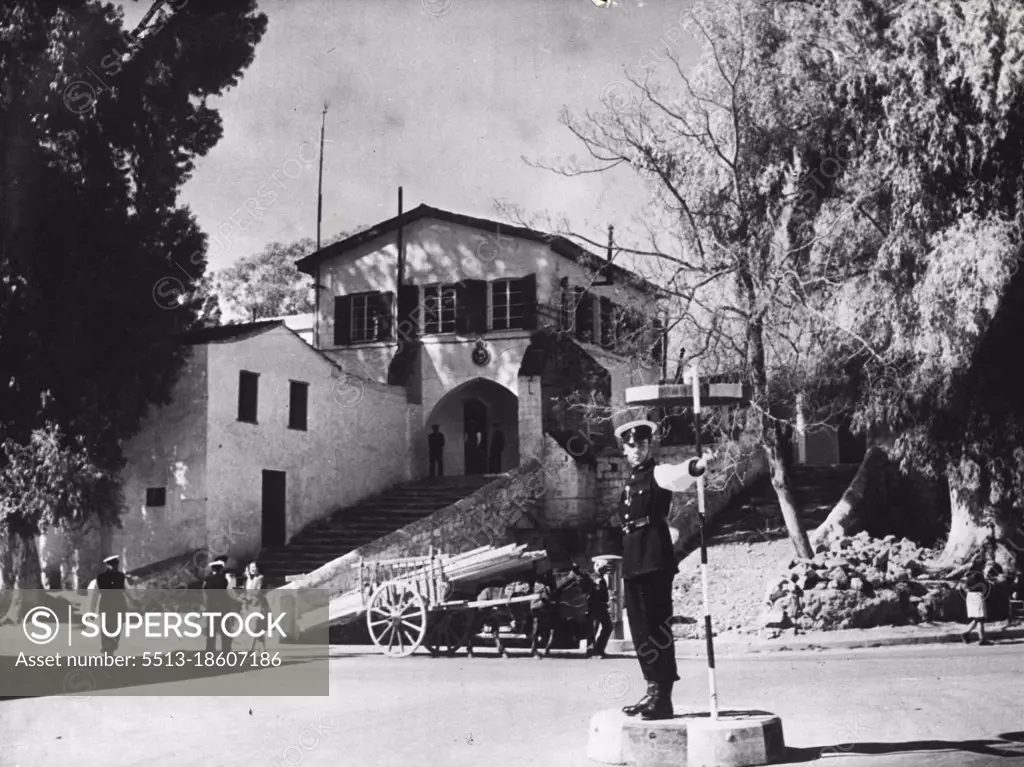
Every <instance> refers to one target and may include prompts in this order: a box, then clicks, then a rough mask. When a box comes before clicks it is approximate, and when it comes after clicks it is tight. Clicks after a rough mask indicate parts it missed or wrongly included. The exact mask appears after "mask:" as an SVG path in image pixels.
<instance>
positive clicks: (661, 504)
mask: <svg viewBox="0 0 1024 767" xmlns="http://www.w3.org/2000/svg"><path fill="white" fill-rule="evenodd" d="M622 415H625V416H626V417H622V416H621V415H620V417H619V419H618V420H619V421H620V422H621V421H625V422H624V423H621V425H620V426H618V428H616V429H615V436H616V437H617V438H618V439H619V440H621V444H622V451H623V453H624V455H625V457H626V461H627V462H628V463H629V465H630V468H631V473H630V475H629V479H628V480H627V481H626V487H625V488H624V489H623V491H622V495H621V497H620V500H619V511H618V516H619V519H620V522H621V524H622V532H623V538H622V577H623V581H624V592H625V603H626V604H625V607H626V615H627V619H628V621H629V629H630V633H631V634H632V639H633V646H634V647H635V648H636V651H637V660H639V662H640V668H641V670H642V671H643V675H644V679H645V680H647V694H646V695H645V696H644V697H643V698H642V699H641V700H640V701H639V702H638V703H636V704H634V705H632V706H625V707H624V708H623V709H622V710H623V712H624V713H625V714H627V715H629V716H636V715H637V714H640V715H641V716H642V717H643V718H644V719H671V718H672V717H673V716H674V711H673V708H672V686H673V684H674V683H675V682H677V681H678V680H679V676H678V674H677V673H676V653H675V639H674V637H673V635H672V625H671V623H672V581H673V579H674V578H675V575H676V572H677V571H678V564H677V562H676V556H675V552H674V550H673V544H674V543H675V541H676V540H677V539H678V537H679V532H678V530H672V529H671V528H670V527H669V524H668V514H669V510H670V509H671V506H672V493H673V492H680V491H683V490H686V489H687V488H688V487H690V486H691V485H692V484H693V483H695V482H696V481H697V477H699V476H701V475H702V474H703V473H704V472H705V470H706V469H707V460H708V459H706V458H691V459H690V460H688V461H685V462H683V463H681V464H676V465H670V464H659V463H657V462H656V461H655V460H654V458H653V457H652V456H651V440H652V438H653V436H654V433H655V432H656V431H657V428H658V427H657V424H655V423H653V422H651V421H649V420H647V419H646V418H644V417H640V418H636V417H635V416H629V415H628V414H622Z"/></svg>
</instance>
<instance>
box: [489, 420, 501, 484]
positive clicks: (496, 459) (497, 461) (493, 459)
mask: <svg viewBox="0 0 1024 767" xmlns="http://www.w3.org/2000/svg"><path fill="white" fill-rule="evenodd" d="M503 452H505V434H504V432H502V430H501V427H500V425H499V424H494V434H493V435H491V454H490V456H489V458H490V461H489V464H490V465H489V466H488V469H489V471H490V473H491V474H501V454H502V453H503Z"/></svg>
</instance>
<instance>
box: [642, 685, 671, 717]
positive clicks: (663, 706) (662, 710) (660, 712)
mask: <svg viewBox="0 0 1024 767" xmlns="http://www.w3.org/2000/svg"><path fill="white" fill-rule="evenodd" d="M672 684H673V683H672V682H656V683H655V685H654V690H655V692H654V696H653V697H652V699H651V702H650V703H648V704H647V706H646V707H645V708H644V709H643V710H641V711H640V716H641V717H642V718H644V719H649V720H650V719H671V718H672V717H674V716H675V711H674V710H673V709H672Z"/></svg>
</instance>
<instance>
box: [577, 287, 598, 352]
mask: <svg viewBox="0 0 1024 767" xmlns="http://www.w3.org/2000/svg"><path fill="white" fill-rule="evenodd" d="M575 291H576V338H577V339H579V340H580V341H585V342H587V343H590V342H591V341H593V339H594V297H593V296H592V295H590V294H589V293H587V292H586V291H585V290H584V289H583V288H575Z"/></svg>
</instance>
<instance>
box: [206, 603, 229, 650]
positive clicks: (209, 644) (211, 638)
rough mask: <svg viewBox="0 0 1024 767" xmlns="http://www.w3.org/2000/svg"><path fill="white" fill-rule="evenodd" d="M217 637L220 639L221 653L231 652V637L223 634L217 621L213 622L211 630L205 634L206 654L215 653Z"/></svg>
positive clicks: (222, 628) (221, 627) (222, 629)
mask: <svg viewBox="0 0 1024 767" xmlns="http://www.w3.org/2000/svg"><path fill="white" fill-rule="evenodd" d="M225 612H227V611H226V610H225ZM217 637H220V649H221V652H231V637H229V636H228V635H227V634H225V633H224V627H223V626H222V625H221V622H220V621H219V620H215V621H214V622H213V629H212V630H208V633H207V634H206V652H217Z"/></svg>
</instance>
